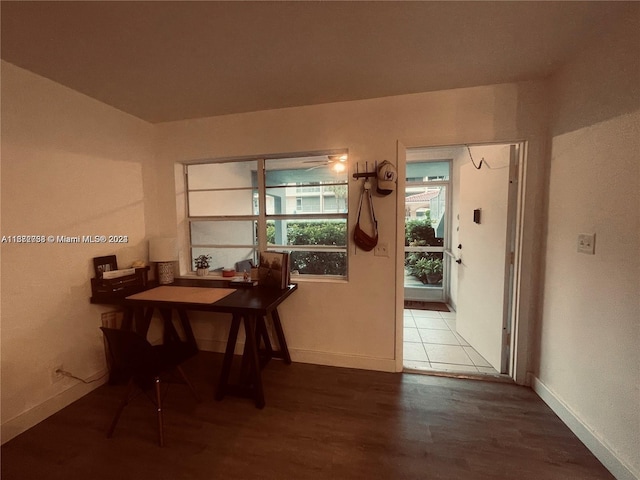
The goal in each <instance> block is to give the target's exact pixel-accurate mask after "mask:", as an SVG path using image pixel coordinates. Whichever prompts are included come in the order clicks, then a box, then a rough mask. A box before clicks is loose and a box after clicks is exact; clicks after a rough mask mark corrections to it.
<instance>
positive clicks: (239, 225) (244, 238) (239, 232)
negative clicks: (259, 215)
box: [191, 220, 257, 245]
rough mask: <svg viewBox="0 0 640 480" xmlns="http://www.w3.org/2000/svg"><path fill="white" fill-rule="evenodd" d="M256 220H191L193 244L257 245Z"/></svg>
mask: <svg viewBox="0 0 640 480" xmlns="http://www.w3.org/2000/svg"><path fill="white" fill-rule="evenodd" d="M256 243H257V241H256V222H255V221H252V220H249V221H247V220H234V221H225V220H217V221H193V222H191V244H192V245H255V244H256Z"/></svg>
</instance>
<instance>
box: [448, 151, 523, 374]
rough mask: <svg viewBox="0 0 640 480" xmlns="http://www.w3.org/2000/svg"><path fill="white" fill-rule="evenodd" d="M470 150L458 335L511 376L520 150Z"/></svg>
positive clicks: (464, 185) (462, 193)
mask: <svg viewBox="0 0 640 480" xmlns="http://www.w3.org/2000/svg"><path fill="white" fill-rule="evenodd" d="M470 150H471V152H470V153H471V154H472V155H473V157H471V154H470V155H469V156H468V158H469V161H467V162H466V163H464V164H462V165H461V166H460V170H459V173H458V175H459V179H460V183H459V203H458V206H459V209H458V218H459V224H458V226H459V233H458V241H459V245H458V247H459V248H458V249H456V246H454V248H453V249H454V251H455V250H457V252H454V253H456V254H457V256H458V258H459V259H460V260H461V263H459V265H458V266H457V270H458V291H457V311H456V329H457V331H458V333H459V334H460V335H461V336H462V337H463V338H464V339H465V340H466V341H467V342H468V343H469V344H470V345H471V346H472V347H473V348H475V349H476V351H477V352H478V353H479V354H480V355H482V356H483V357H484V358H485V359H486V360H487V361H488V362H489V363H490V364H491V365H492V366H493V367H494V368H495V369H496V370H497V371H498V372H501V373H507V372H506V369H507V358H506V356H507V354H508V352H507V348H505V346H506V345H507V342H508V333H509V327H508V319H509V289H508V286H509V279H510V274H509V272H510V263H509V259H510V257H511V247H512V246H511V241H510V239H511V234H510V232H511V229H510V228H509V227H510V225H509V224H510V223H511V222H509V216H510V209H509V195H510V188H509V178H510V173H511V174H512V175H513V173H514V170H515V166H516V164H517V154H516V153H517V150H516V146H515V145H487V146H474V147H471V149H470ZM471 158H473V160H474V161H475V165H474V164H473V163H472V162H471ZM483 158H484V159H485V160H484V162H483V164H482V166H481V167H480V169H477V166H479V164H480V161H481V160H482V159H483ZM510 170H511V172H510ZM474 212H475V215H474Z"/></svg>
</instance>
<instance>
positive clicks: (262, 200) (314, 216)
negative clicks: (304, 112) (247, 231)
mask: <svg viewBox="0 0 640 480" xmlns="http://www.w3.org/2000/svg"><path fill="white" fill-rule="evenodd" d="M346 153H347V150H346V149H343V150H332V151H322V152H308V153H296V154H278V155H269V156H259V157H243V158H234V159H216V160H208V161H198V162H191V163H184V164H183V175H184V186H185V228H186V229H187V240H188V250H189V255H188V260H189V261H190V262H191V264H190V265H189V267H188V268H187V269H186V271H187V274H188V275H193V274H195V271H194V267H193V260H192V259H193V254H194V253H193V251H194V248H207V249H231V248H249V249H252V250H253V261H254V263H255V262H257V260H258V256H259V253H260V252H261V251H282V250H287V251H290V252H296V251H305V252H337V253H344V255H345V272H344V275H329V274H298V273H296V272H293V271H292V278H295V279H296V280H320V281H326V280H338V281H346V280H348V278H349V233H348V232H349V231H350V229H349V227H350V224H349V175H348V169H347V173H345V178H344V181H339V182H335V183H331V184H322V183H320V184H318V185H300V186H297V185H291V187H294V188H298V189H304V188H310V187H313V188H315V187H319V189H320V191H319V195H320V196H322V195H324V193H323V192H324V190H323V188H322V187H323V186H325V185H326V186H329V185H331V186H333V185H341V186H345V187H346V199H345V211H344V212H331V213H315V212H313V213H291V214H287V213H278V214H269V213H267V197H268V192H269V189H270V188H282V187H281V186H275V185H267V184H266V176H267V165H268V162H269V160H270V159H275V160H286V159H295V158H300V157H314V156H325V155H327V156H333V155H338V154H346ZM235 162H241V163H242V162H256V163H257V171H256V181H257V182H256V183H257V185H251V186H249V187H229V188H194V189H191V188H190V186H189V167H190V166H193V165H202V164H224V163H235ZM233 190H253V192H254V193H253V198H254V202H255V195H256V194H257V197H258V198H257V200H258V202H257V203H258V205H257V207H258V210H257V213H256V210H255V203H254V205H253V206H252V214H248V215H191V213H190V212H191V209H190V193H191V192H197V191H220V192H229V191H233ZM296 202H297V199H296ZM320 205H321V206H322V205H324V199H323V198H321V199H320ZM332 219H338V220H344V221H345V224H346V238H345V245H344V246H332V245H280V244H268V243H267V223H268V222H269V221H278V220H296V221H299V220H332ZM216 221H220V222H224V221H247V222H248V221H252V222H254V223H255V230H256V232H255V236H254V244H252V245H251V244H243V243H234V244H216V243H197V244H195V243H193V238H192V223H193V222H216ZM213 267H214V268H215V266H213Z"/></svg>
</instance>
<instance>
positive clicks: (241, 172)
mask: <svg viewBox="0 0 640 480" xmlns="http://www.w3.org/2000/svg"><path fill="white" fill-rule="evenodd" d="M257 170H258V162H257V161H256V160H251V161H243V162H224V163H203V164H196V165H188V166H187V180H188V186H189V190H203V189H220V188H222V189H229V188H240V187H244V188H247V187H253V188H257V186H258V184H257V181H256V172H257Z"/></svg>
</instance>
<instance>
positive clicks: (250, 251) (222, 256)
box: [191, 247, 257, 270]
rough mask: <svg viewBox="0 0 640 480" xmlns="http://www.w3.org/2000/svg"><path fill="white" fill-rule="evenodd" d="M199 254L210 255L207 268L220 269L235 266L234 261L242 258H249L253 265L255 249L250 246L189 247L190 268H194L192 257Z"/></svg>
mask: <svg viewBox="0 0 640 480" xmlns="http://www.w3.org/2000/svg"><path fill="white" fill-rule="evenodd" d="M200 255H210V256H211V260H210V261H209V270H221V269H223V268H235V265H236V263H238V262H241V261H242V260H251V261H252V262H253V263H254V265H255V264H256V263H257V260H256V249H255V248H251V247H243V248H229V247H216V248H203V247H193V248H192V249H191V259H192V260H191V262H192V263H191V270H194V264H193V259H194V258H196V257H198V256H200Z"/></svg>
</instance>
